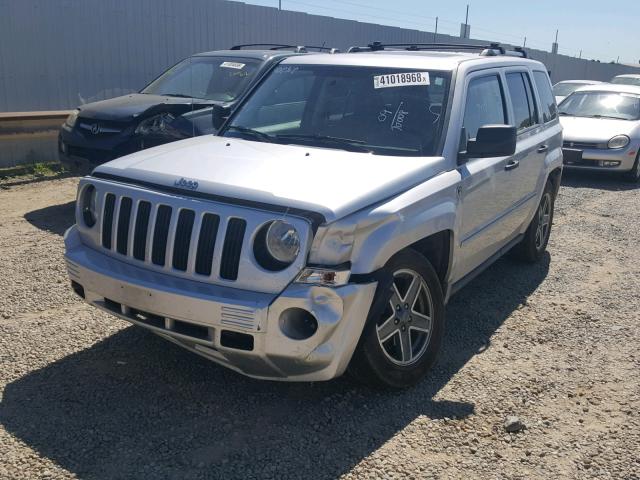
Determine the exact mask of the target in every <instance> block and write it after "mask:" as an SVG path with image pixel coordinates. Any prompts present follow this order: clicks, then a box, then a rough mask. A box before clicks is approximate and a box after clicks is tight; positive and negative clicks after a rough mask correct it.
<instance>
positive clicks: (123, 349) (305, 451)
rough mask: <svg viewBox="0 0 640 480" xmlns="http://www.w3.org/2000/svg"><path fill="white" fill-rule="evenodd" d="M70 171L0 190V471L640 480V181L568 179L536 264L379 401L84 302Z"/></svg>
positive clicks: (453, 315)
mask: <svg viewBox="0 0 640 480" xmlns="http://www.w3.org/2000/svg"><path fill="white" fill-rule="evenodd" d="M76 182H77V179H75V178H61V179H52V180H44V181H38V182H16V181H12V182H10V183H7V182H5V183H4V184H0V209H1V215H0V232H1V234H0V255H1V256H2V262H1V263H0V292H1V294H0V360H1V362H0V395H1V397H0V399H1V403H0V478H3V479H4V478H7V479H9V478H10V479H19V478H29V479H32V478H87V479H93V478H117V479H126V478H154V479H161V478H180V479H197V478H225V479H230V478H242V479H253V478H274V479H285V478H314V479H316V478H336V477H343V478H349V479H350V478H375V479H379V478H452V479H458V478H463V477H465V478H620V479H639V478H640V455H639V452H640V414H639V412H640V376H639V372H640V329H639V326H638V323H639V320H640V317H639V313H638V307H639V304H640V300H639V296H638V292H639V290H640V275H639V274H640V248H638V247H639V243H640V242H639V240H638V239H639V238H640V227H639V225H640V224H639V222H638V211H639V210H640V189H638V188H636V187H631V186H629V185H624V184H622V183H619V182H617V181H616V180H613V179H599V178H597V177H592V176H577V175H573V176H566V178H565V180H564V182H563V183H564V185H563V187H562V189H561V191H560V197H559V199H558V201H557V205H556V223H555V226H554V231H553V233H552V239H551V243H550V245H549V254H548V255H547V256H546V257H545V259H544V261H543V262H542V263H541V264H539V265H536V266H533V267H531V266H525V265H521V264H517V263H514V262H512V261H510V260H506V259H505V260H501V261H500V262H498V263H497V264H496V265H495V266H493V267H491V268H490V269H489V270H488V271H487V272H485V273H484V274H483V275H481V276H480V277H479V278H478V279H476V280H475V281H474V282H472V284H470V285H469V286H468V287H467V288H465V289H464V290H463V291H462V292H461V293H459V294H458V296H456V297H455V298H454V299H453V300H452V302H451V304H450V305H449V308H448V333H447V335H446V338H445V344H444V351H443V352H442V355H441V357H440V361H439V362H438V364H437V366H436V368H435V371H434V372H433V374H432V375H431V377H430V378H428V379H426V380H425V381H423V382H422V383H421V384H420V385H419V386H417V387H416V388H414V389H412V390H409V391H406V392H402V393H394V394H389V393H380V392H372V391H370V390H367V389H365V388H363V387H360V386H358V385H356V384H354V383H352V382H351V381H350V380H349V379H348V378H341V379H338V380H335V381H332V382H327V383H316V384H309V383H306V384H281V383H271V382H260V381H254V380H251V379H248V378H244V377H242V376H240V375H238V374H235V373H233V372H231V371H229V370H226V369H224V368H222V367H219V366H216V365H214V364H212V363H209V362H207V361H206V360H203V359H201V358H199V357H197V356H195V355H193V354H190V353H188V352H185V351H183V350H181V349H179V348H178V347H176V346H173V345H172V344H170V343H169V342H166V341H164V340H162V339H160V338H158V337H155V336H153V335H152V334H149V333H147V332H145V331H143V330H142V329H139V328H134V327H131V326H129V325H128V324H127V323H125V322H122V321H120V320H118V319H115V318H112V317H110V316H108V315H106V314H103V313H101V312H99V311H97V310H96V309H93V308H90V307H88V306H86V305H84V304H83V303H81V302H80V301H79V300H78V299H76V298H75V297H74V296H73V295H72V293H71V290H70V289H69V288H68V285H67V278H66V273H65V269H64V265H63V259H62V253H63V244H62V236H61V235H62V233H63V232H64V230H65V228H66V227H67V226H69V225H71V223H72V222H73V203H72V202H73V199H74V196H75V184H76ZM511 416H515V417H517V418H509V417H511ZM505 422H507V424H506V428H505ZM521 427H522V429H521V430H519V431H516V432H511V433H510V432H508V431H507V430H518V429H519V428H521Z"/></svg>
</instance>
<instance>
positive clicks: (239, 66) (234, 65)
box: [220, 62, 245, 70]
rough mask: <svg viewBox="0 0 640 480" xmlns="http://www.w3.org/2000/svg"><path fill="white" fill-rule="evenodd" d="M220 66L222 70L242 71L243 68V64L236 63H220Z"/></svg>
mask: <svg viewBox="0 0 640 480" xmlns="http://www.w3.org/2000/svg"><path fill="white" fill-rule="evenodd" d="M220 66H221V67H222V68H235V69H236V70H242V69H243V68H244V66H245V64H244V63H238V62H222V63H221V64H220Z"/></svg>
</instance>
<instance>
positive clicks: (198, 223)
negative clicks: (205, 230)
mask: <svg viewBox="0 0 640 480" xmlns="http://www.w3.org/2000/svg"><path fill="white" fill-rule="evenodd" d="M204 215H205V214H203V213H200V214H196V216H195V217H196V218H195V220H194V223H193V229H192V230H191V239H190V240H189V257H188V260H187V273H189V274H193V272H194V270H195V264H196V253H197V251H198V239H199V238H200V230H201V228H202V219H203V218H204Z"/></svg>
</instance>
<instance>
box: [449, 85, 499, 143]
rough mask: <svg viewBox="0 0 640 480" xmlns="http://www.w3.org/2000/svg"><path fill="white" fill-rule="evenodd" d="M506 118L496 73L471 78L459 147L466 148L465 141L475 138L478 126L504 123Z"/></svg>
mask: <svg viewBox="0 0 640 480" xmlns="http://www.w3.org/2000/svg"><path fill="white" fill-rule="evenodd" d="M506 119H507V115H506V110H505V103H504V95H503V93H502V85H501V83H500V78H499V77H498V75H487V76H486V77H479V78H474V79H472V80H471V81H470V82H469V87H468V88H467V101H466V105H465V108H464V119H463V121H462V127H463V129H462V138H461V145H460V149H461V150H466V145H467V141H468V140H470V139H475V138H476V135H477V134H478V129H479V128H480V127H483V126H485V125H505V124H506Z"/></svg>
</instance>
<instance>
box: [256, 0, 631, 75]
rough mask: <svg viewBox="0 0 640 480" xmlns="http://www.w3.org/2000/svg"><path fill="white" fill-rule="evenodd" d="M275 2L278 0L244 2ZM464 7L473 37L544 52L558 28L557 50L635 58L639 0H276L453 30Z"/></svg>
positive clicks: (373, 20) (358, 17) (318, 11)
mask: <svg viewBox="0 0 640 480" xmlns="http://www.w3.org/2000/svg"><path fill="white" fill-rule="evenodd" d="M245 3H252V4H256V5H265V6H275V7H277V6H278V0H245ZM467 4H469V5H470V11H469V23H470V24H471V36H472V37H473V38H482V39H491V40H498V41H502V42H508V43H512V44H522V42H523V39H524V37H525V36H526V37H527V46H530V47H533V48H539V49H543V50H550V49H551V44H552V42H553V39H554V36H555V32H556V29H558V30H560V34H559V37H558V44H559V45H560V53H563V54H565V55H572V56H574V55H575V56H577V55H578V54H579V52H580V50H581V49H582V56H583V58H593V59H598V60H601V61H607V62H608V61H611V60H615V59H616V58H617V57H618V56H620V61H621V62H626V63H635V64H637V63H638V62H639V61H640V0H611V1H603V0H599V1H595V0H581V1H579V0H555V1H552V0H534V1H527V2H524V1H522V0H520V1H513V0H511V1H504V0H446V1H440V2H427V1H425V0H393V1H389V0H386V1H383V0H282V8H283V9H286V10H298V11H303V12H307V13H314V14H318V15H328V16H332V17H339V18H349V19H353V20H360V21H362V22H371V23H382V24H386V25H395V26H400V27H406V28H414V29H417V30H428V31H433V27H434V23H435V17H436V16H437V17H439V22H438V32H442V33H448V34H455V35H457V34H458V33H459V31H460V23H462V22H464V15H465V9H466V5H467Z"/></svg>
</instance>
